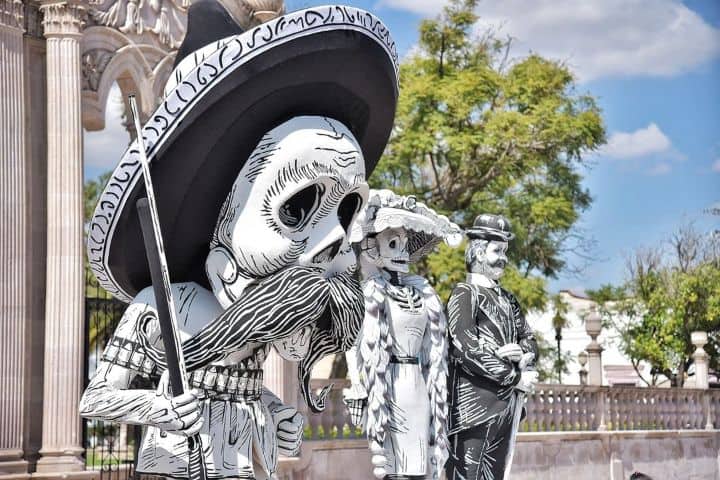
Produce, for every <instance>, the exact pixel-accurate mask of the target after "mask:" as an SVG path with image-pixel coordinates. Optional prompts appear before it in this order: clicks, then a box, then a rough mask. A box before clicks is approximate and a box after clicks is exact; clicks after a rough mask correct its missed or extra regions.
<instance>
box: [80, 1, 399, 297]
mask: <svg viewBox="0 0 720 480" xmlns="http://www.w3.org/2000/svg"><path fill="white" fill-rule="evenodd" d="M333 30H334V31H337V30H347V31H354V32H358V33H361V34H363V35H364V36H365V37H367V38H370V39H372V40H374V41H375V42H376V43H377V44H378V45H380V46H381V47H382V48H383V49H384V51H385V52H386V53H387V55H388V57H389V59H390V61H391V63H392V66H393V68H394V71H395V78H396V79H397V71H398V56H397V50H396V47H395V43H394V41H393V40H392V38H391V37H390V34H389V32H388V29H387V28H386V27H385V25H384V24H383V23H382V22H381V21H380V20H379V19H378V18H376V17H375V16H373V15H372V14H370V13H368V12H365V11H362V10H359V9H355V8H351V7H343V6H327V7H317V8H310V9H306V10H301V11H298V12H294V13H290V14H287V15H285V16H283V17H280V18H277V19H275V20H273V21H270V22H268V23H265V24H262V25H260V26H258V27H256V28H254V29H252V30H250V31H248V32H245V33H243V34H241V35H236V36H233V37H229V38H226V39H223V40H220V41H218V42H215V43H214V44H211V45H210V46H207V47H205V48H203V49H201V50H200V51H198V52H197V55H190V56H188V57H186V59H184V60H183V61H182V62H181V64H180V65H179V66H178V67H179V68H178V70H177V72H179V73H180V74H179V75H175V74H173V75H171V78H170V80H169V81H168V87H166V97H165V99H164V100H163V101H162V103H161V105H160V106H159V107H158V108H157V109H156V111H155V112H154V113H153V114H152V115H151V116H150V119H149V120H148V122H147V124H146V125H145V127H144V128H143V138H144V140H145V145H146V148H147V153H148V158H149V159H150V161H151V163H152V161H153V159H154V158H155V155H156V154H157V153H158V150H159V148H160V147H162V146H163V142H164V141H165V140H166V139H167V138H168V137H170V135H171V134H172V133H173V132H174V131H175V130H176V128H177V127H178V126H179V125H180V124H181V123H182V121H183V119H184V118H185V116H186V114H187V113H188V112H189V111H190V110H191V109H192V108H193V107H194V106H195V105H196V104H197V103H198V102H199V101H201V100H202V99H203V97H204V96H205V95H206V94H207V93H208V92H209V91H210V90H211V89H212V88H213V86H215V85H217V84H218V83H219V82H220V81H221V80H222V79H223V78H225V77H227V76H228V75H229V74H230V73H232V72H233V71H235V70H236V69H238V68H239V67H240V66H242V65H243V64H245V63H247V62H248V61H249V60H251V59H253V58H255V57H257V56H259V55H260V54H262V53H263V52H266V51H268V50H270V49H272V48H274V47H276V46H279V45H283V44H285V43H288V42H290V41H292V40H295V39H299V38H302V37H306V36H310V35H312V34H315V33H319V32H325V31H333ZM396 81H397V80H396ZM140 173H141V170H140V163H139V157H138V150H137V144H136V143H135V142H133V143H132V144H131V145H130V147H129V148H128V150H127V151H126V152H125V154H124V156H123V157H122V159H121V160H120V163H119V165H118V167H117V168H116V169H115V171H114V172H113V175H112V177H111V178H110V180H109V182H108V184H107V186H106V188H105V190H104V192H103V195H102V197H101V198H100V201H99V202H98V205H97V208H96V210H95V213H94V215H93V218H92V220H91V222H90V224H89V226H88V249H87V253H88V259H89V263H90V268H91V269H92V271H93V273H94V274H95V276H96V277H97V279H98V281H99V283H100V284H101V285H102V287H103V288H105V289H106V290H107V291H108V292H109V293H111V294H112V295H114V296H115V297H117V298H119V299H121V300H124V301H130V300H131V299H132V297H133V295H132V294H131V292H129V291H127V290H126V289H125V288H123V286H122V285H121V284H120V283H119V282H118V281H117V280H116V278H115V277H114V276H113V273H112V271H111V269H110V267H109V264H108V260H109V252H110V245H111V242H112V239H113V234H114V232H115V229H116V227H117V225H118V221H119V220H118V219H119V217H120V213H121V212H122V211H123V209H124V208H126V207H125V204H126V202H127V200H128V197H129V196H131V192H132V191H133V190H134V189H135V187H136V185H137V183H138V181H139V179H140ZM209 240H210V239H209V238H208V241H209ZM171 268H172V267H171Z"/></svg>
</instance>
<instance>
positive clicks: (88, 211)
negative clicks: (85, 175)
mask: <svg viewBox="0 0 720 480" xmlns="http://www.w3.org/2000/svg"><path fill="white" fill-rule="evenodd" d="M111 175H112V172H105V173H103V174H102V175H100V176H99V177H98V178H94V179H90V180H85V183H84V184H83V215H84V217H83V218H84V220H85V223H88V222H89V221H90V218H91V217H92V215H93V212H94V211H95V206H96V205H97V202H98V200H100V194H102V191H103V189H104V188H105V184H107V182H108V180H110V176H111Z"/></svg>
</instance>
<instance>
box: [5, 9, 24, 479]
mask: <svg viewBox="0 0 720 480" xmlns="http://www.w3.org/2000/svg"><path fill="white" fill-rule="evenodd" d="M23 33H24V19H23V8H22V2H20V1H19V0H1V1H0V66H2V71H0V79H2V80H0V81H1V82H2V89H3V107H2V108H0V169H2V172H3V174H2V175H0V199H1V200H0V215H2V218H3V222H4V223H6V224H8V225H12V228H9V229H3V230H2V231H1V232H0V282H1V283H2V284H3V285H8V284H18V285H23V288H13V289H8V288H3V290H2V291H0V338H2V339H3V343H4V345H3V346H1V347H0V391H2V394H1V395H0V426H2V427H0V474H2V473H15V472H23V471H27V462H26V461H25V460H24V459H23V434H24V428H23V427H24V417H25V414H26V411H25V392H24V385H25V376H26V371H27V368H26V362H25V361H24V360H25V359H24V352H23V348H24V346H25V339H26V336H27V328H28V325H27V322H26V318H27V310H28V298H27V290H26V289H25V287H24V286H25V285H26V283H27V266H26V263H25V260H26V258H27V239H28V233H29V232H28V229H27V220H28V211H27V208H28V207H27V202H26V201H25V185H26V182H27V168H26V166H27V164H26V161H25V130H24V128H22V126H23V123H24V117H25V102H24V98H25V92H24V84H23V67H24V65H23Z"/></svg>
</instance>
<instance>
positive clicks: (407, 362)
mask: <svg viewBox="0 0 720 480" xmlns="http://www.w3.org/2000/svg"><path fill="white" fill-rule="evenodd" d="M459 238H460V229H459V228H458V227H457V226H456V225H454V224H453V223H451V222H450V221H448V219H447V218H446V217H444V216H441V215H437V214H435V212H433V211H432V210H431V209H429V208H427V207H426V206H425V205H423V204H421V203H417V202H416V201H415V198H414V197H403V196H398V195H395V194H394V193H393V192H391V191H389V190H380V191H372V192H371V194H370V200H369V203H368V206H367V209H366V210H365V211H364V212H363V213H361V215H360V216H359V217H358V220H357V222H356V225H355V228H354V233H353V237H352V241H353V242H355V246H356V248H357V249H358V250H359V252H360V253H359V261H360V265H361V269H362V273H363V278H364V280H363V292H364V295H365V319H364V321H363V326H362V330H361V333H360V335H359V337H358V342H357V347H356V350H355V351H354V352H353V351H351V352H350V353H349V354H348V369H349V371H350V378H351V380H352V387H351V388H350V390H348V391H346V392H345V394H346V395H345V397H346V402H347V403H348V405H349V407H350V409H351V413H354V414H355V421H356V422H358V423H360V424H362V426H364V427H365V430H366V432H367V435H368V440H369V441H370V449H371V451H372V454H373V457H372V463H373V466H374V470H373V473H374V475H375V477H376V478H388V479H395V478H402V479H410V478H418V479H419V478H428V477H430V478H439V475H440V471H441V469H442V466H443V464H444V463H445V459H446V458H447V449H448V447H447V432H446V421H447V404H446V396H447V384H446V376H447V344H446V341H445V334H446V332H445V329H446V322H445V316H444V314H443V306H442V303H441V301H440V299H439V298H438V296H437V294H436V293H435V291H434V290H433V288H432V287H431V286H430V285H429V284H428V282H427V281H426V280H425V279H424V278H422V277H419V276H417V275H410V274H408V271H409V265H410V263H412V262H416V261H417V260H419V259H420V258H422V257H423V256H424V255H426V254H427V253H429V252H430V251H431V250H432V248H433V247H434V246H435V245H437V243H438V242H440V241H441V240H443V239H445V240H446V241H448V242H449V243H455V242H456V241H458V240H459ZM355 355H356V358H353V357H354V356H355ZM363 410H364V412H363ZM363 413H364V414H363ZM359 417H362V418H359Z"/></svg>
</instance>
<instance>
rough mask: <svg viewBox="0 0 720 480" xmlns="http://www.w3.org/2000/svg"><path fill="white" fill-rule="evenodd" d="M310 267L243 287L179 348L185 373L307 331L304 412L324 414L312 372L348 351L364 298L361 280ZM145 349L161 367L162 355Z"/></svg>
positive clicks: (154, 349)
mask: <svg viewBox="0 0 720 480" xmlns="http://www.w3.org/2000/svg"><path fill="white" fill-rule="evenodd" d="M322 275H323V271H322V270H320V269H317V268H311V267H289V268H286V269H284V270H283V271H281V272H279V273H277V274H275V275H273V276H271V277H268V278H266V279H263V280H262V281H261V282H259V283H258V284H256V285H251V286H249V287H248V288H246V289H245V290H244V291H243V293H242V295H241V296H240V298H238V299H237V300H236V301H235V302H234V303H233V304H232V305H230V307H228V308H227V309H226V310H225V311H224V312H223V313H222V314H220V315H219V316H218V317H217V318H216V319H214V320H213V321H212V322H210V323H208V324H207V325H206V326H204V327H203V328H202V329H201V330H200V331H198V332H197V333H196V334H194V335H193V336H192V337H190V338H189V339H187V340H186V341H185V342H183V344H182V349H183V353H184V356H185V365H186V367H187V369H188V371H191V370H197V369H200V368H203V367H205V366H207V365H209V364H211V363H213V362H216V361H218V360H221V359H223V358H224V357H225V356H227V355H228V354H229V353H232V352H235V351H238V350H240V349H241V348H242V347H243V346H245V345H247V344H248V343H250V342H253V343H254V342H257V343H272V342H274V341H275V340H278V339H281V338H284V337H288V336H290V335H293V334H294V333H296V332H298V331H300V330H301V329H303V328H305V327H307V326H311V327H312V329H313V331H312V334H311V339H310V349H309V351H308V354H307V356H306V357H305V358H304V359H303V360H302V361H301V362H300V368H299V375H300V378H301V380H302V382H301V392H302V394H303V397H304V398H305V401H306V402H307V403H308V407H310V409H312V410H313V411H315V412H319V411H322V410H323V408H324V404H325V396H326V395H327V391H329V387H326V389H327V391H325V392H324V394H321V395H320V396H319V397H315V396H313V394H312V393H311V392H310V372H311V371H312V367H313V365H314V364H315V363H317V361H318V360H320V359H321V358H323V357H324V356H325V355H328V354H331V353H339V352H342V351H346V350H348V349H349V348H350V347H351V346H352V345H353V344H354V343H355V339H356V338H357V335H358V333H359V331H360V326H361V324H362V319H363V308H364V299H363V296H362V288H361V286H360V283H359V281H358V280H357V279H356V278H355V277H354V276H353V275H351V274H349V273H342V274H338V275H335V276H333V277H331V278H324V277H323V276H322ZM142 343H143V347H144V348H145V350H146V351H147V353H148V356H150V358H152V359H153V360H154V361H155V362H156V363H157V364H158V365H159V366H161V367H166V364H165V355H164V353H163V352H162V350H160V349H158V348H157V347H155V346H154V345H151V344H149V343H148V342H142Z"/></svg>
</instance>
